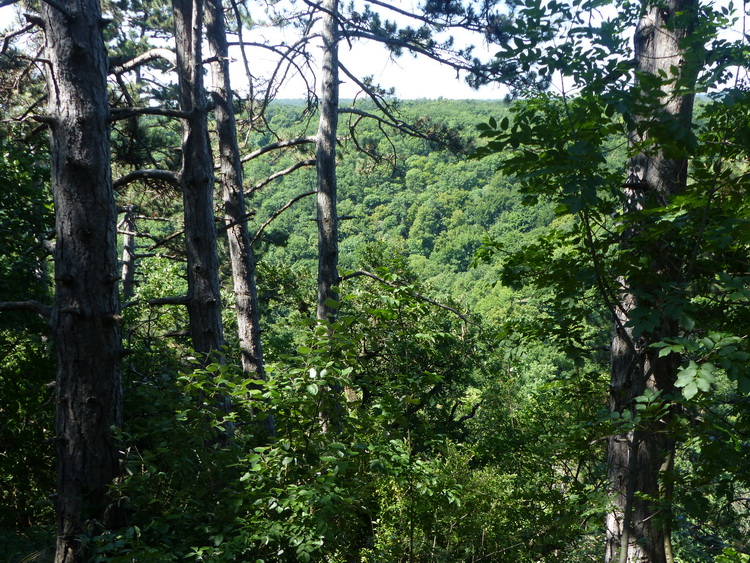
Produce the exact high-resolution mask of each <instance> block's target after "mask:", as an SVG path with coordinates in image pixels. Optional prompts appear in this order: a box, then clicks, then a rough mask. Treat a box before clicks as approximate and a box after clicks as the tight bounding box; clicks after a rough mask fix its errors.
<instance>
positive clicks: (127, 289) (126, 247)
mask: <svg viewBox="0 0 750 563" xmlns="http://www.w3.org/2000/svg"><path fill="white" fill-rule="evenodd" d="M133 214H134V210H133V206H128V207H127V208H125V210H124V212H123V217H122V221H121V222H120V228H121V230H122V232H123V235H122V298H123V299H125V300H127V299H130V298H132V297H133V295H135V252H136V245H135V219H134V218H133Z"/></svg>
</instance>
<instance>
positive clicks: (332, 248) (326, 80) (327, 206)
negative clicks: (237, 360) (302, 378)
mask: <svg viewBox="0 0 750 563" xmlns="http://www.w3.org/2000/svg"><path fill="white" fill-rule="evenodd" d="M323 8H324V10H325V12H324V15H323V77H322V90H321V102H320V122H319V125H318V135H317V140H316V145H317V146H316V153H317V154H316V159H317V171H318V196H317V210H318V211H317V217H318V320H321V321H323V320H333V319H335V317H336V311H337V307H334V306H332V304H331V301H336V302H337V301H338V293H337V292H336V291H335V290H334V287H336V286H337V285H338V259H339V247H338V217H337V215H336V130H337V127H338V109H339V67H338V64H339V62H338V61H339V57H338V21H337V19H336V16H335V14H336V13H337V10H338V0H326V1H325V2H324V3H323Z"/></svg>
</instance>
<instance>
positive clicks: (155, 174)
mask: <svg viewBox="0 0 750 563" xmlns="http://www.w3.org/2000/svg"><path fill="white" fill-rule="evenodd" d="M136 180H159V181H161V182H166V183H168V184H170V185H171V186H174V187H178V186H179V181H178V180H177V175H176V174H175V173H174V172H171V171H169V170H159V169H153V170H134V171H133V172H130V173H129V174H126V175H125V176H123V177H122V178H118V179H117V180H115V181H114V182H113V183H112V187H113V188H114V189H115V190H119V189H120V188H123V187H125V186H127V185H128V184H132V183H133V182H135V181H136Z"/></svg>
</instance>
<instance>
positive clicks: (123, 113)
mask: <svg viewBox="0 0 750 563" xmlns="http://www.w3.org/2000/svg"><path fill="white" fill-rule="evenodd" d="M109 114H110V115H109V120H110V121H119V120H121V119H128V118H129V117H133V116H134V115H162V116H164V117H177V118H179V119H188V118H189V117H190V113H189V112H186V111H180V110H178V109H168V108H112V109H111V110H109Z"/></svg>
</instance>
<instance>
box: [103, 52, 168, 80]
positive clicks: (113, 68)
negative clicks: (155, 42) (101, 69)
mask: <svg viewBox="0 0 750 563" xmlns="http://www.w3.org/2000/svg"><path fill="white" fill-rule="evenodd" d="M155 59H164V60H165V61H167V62H168V63H169V64H171V65H172V66H174V65H175V64H177V57H176V56H175V54H174V53H173V52H172V51H171V50H170V49H164V48H156V49H150V50H148V51H146V52H145V53H141V54H140V55H138V56H136V57H133V58H131V59H124V60H120V59H111V60H110V65H109V72H110V73H111V74H116V75H119V74H123V73H125V72H128V71H131V70H135V69H136V68H138V67H139V66H142V65H144V64H146V63H149V62H151V61H153V60H155Z"/></svg>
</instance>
